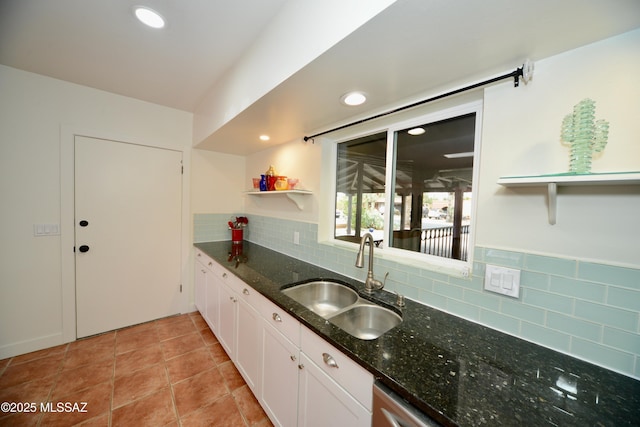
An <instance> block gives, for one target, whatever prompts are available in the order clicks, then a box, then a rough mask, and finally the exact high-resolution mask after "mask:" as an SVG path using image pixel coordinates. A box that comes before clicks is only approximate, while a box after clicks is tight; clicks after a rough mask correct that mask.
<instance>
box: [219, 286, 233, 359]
mask: <svg viewBox="0 0 640 427" xmlns="http://www.w3.org/2000/svg"><path fill="white" fill-rule="evenodd" d="M216 280H217V278H216ZM221 282H222V281H220V282H218V283H219V286H218V292H219V293H218V296H219V297H220V304H219V309H220V313H219V316H220V322H219V324H218V341H220V344H222V347H223V348H224V350H225V351H226V352H227V355H228V356H229V358H230V359H231V360H235V358H236V313H237V308H236V307H237V305H238V297H237V296H236V293H235V292H233V291H232V290H231V288H229V287H228V286H227V285H225V284H224V283H221Z"/></svg>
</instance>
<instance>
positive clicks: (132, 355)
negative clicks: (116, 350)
mask: <svg viewBox="0 0 640 427" xmlns="http://www.w3.org/2000/svg"><path fill="white" fill-rule="evenodd" d="M163 361H164V355H163V354H162V348H161V347H160V343H157V344H152V345H150V346H147V347H143V348H139V349H136V350H132V351H130V352H127V353H122V354H118V355H117V356H116V373H115V377H116V378H119V377H122V376H123V375H129V374H131V373H133V372H135V371H139V370H140V369H144V368H147V367H149V366H151V365H157V364H159V363H162V362H163Z"/></svg>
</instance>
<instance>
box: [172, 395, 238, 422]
mask: <svg viewBox="0 0 640 427" xmlns="http://www.w3.org/2000/svg"><path fill="white" fill-rule="evenodd" d="M180 422H181V424H182V427H209V426H224V427H245V426H246V424H245V422H244V420H243V419H242V415H241V414H240V411H239V410H238V408H237V406H236V405H235V402H234V400H233V398H232V397H231V396H230V395H227V396H224V397H222V398H221V399H219V400H217V401H215V402H213V403H210V404H209V405H207V406H205V407H203V408H201V409H199V410H198V411H195V412H192V413H190V414H189V415H187V416H185V417H182V418H180Z"/></svg>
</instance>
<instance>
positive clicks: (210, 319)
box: [203, 270, 221, 335]
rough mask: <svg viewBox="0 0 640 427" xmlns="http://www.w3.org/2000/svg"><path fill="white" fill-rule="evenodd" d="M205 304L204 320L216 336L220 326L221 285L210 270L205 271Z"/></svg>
mask: <svg viewBox="0 0 640 427" xmlns="http://www.w3.org/2000/svg"><path fill="white" fill-rule="evenodd" d="M206 279H207V283H206V290H207V302H206V305H205V312H204V314H203V316H204V320H206V321H207V324H208V325H209V327H210V328H211V330H212V331H213V332H214V333H215V334H216V335H217V334H218V325H219V324H220V286H221V284H220V283H218V282H217V281H216V275H215V273H213V272H212V271H211V270H207V277H206Z"/></svg>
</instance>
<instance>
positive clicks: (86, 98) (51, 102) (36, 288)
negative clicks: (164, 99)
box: [0, 65, 193, 359]
mask: <svg viewBox="0 0 640 427" xmlns="http://www.w3.org/2000/svg"><path fill="white" fill-rule="evenodd" d="M0 94H2V95H1V96H0V153H1V155H0V183H1V184H0V200H2V202H1V205H2V210H1V212H2V216H1V218H2V222H1V224H0V248H1V249H2V250H1V252H0V253H1V254H2V256H0V359H1V358H4V357H9V356H12V355H15V354H19V353H24V352H28V351H32V350H36V349H40V348H44V347H47V346H50V345H55V344H59V343H61V342H63V335H67V336H68V335H69V328H70V327H73V330H72V331H71V332H72V335H73V336H75V325H73V324H72V325H69V310H70V309H69V308H65V310H64V312H63V289H64V288H65V287H66V288H67V290H68V283H66V282H64V281H63V278H62V276H63V272H64V268H63V266H62V259H63V252H62V251H63V250H65V251H71V250H72V246H69V247H64V248H62V249H61V242H68V241H69V240H70V241H71V242H73V236H72V234H73V228H72V227H71V228H70V229H69V228H65V227H64V224H62V221H63V218H62V216H63V213H62V212H66V213H65V214H68V206H63V205H64V204H65V202H61V200H62V193H63V191H65V190H66V189H63V188H62V187H61V181H63V182H68V179H67V178H68V177H69V176H72V174H73V171H72V169H71V168H72V163H71V164H70V165H69V159H65V158H64V156H66V155H67V154H68V152H65V151H64V150H65V149H66V148H65V147H66V145H67V144H68V141H67V140H66V139H68V137H69V134H68V132H73V131H74V129H82V130H83V131H89V133H92V134H94V135H95V136H103V135H104V136H108V137H117V138H119V139H122V140H127V141H135V142H138V143H142V144H149V145H155V146H160V147H167V148H173V149H178V150H183V151H184V159H185V166H186V171H187V173H185V180H184V181H185V184H184V186H183V190H184V193H185V194H184V197H183V206H185V208H184V217H185V221H187V223H186V226H185V227H184V228H185V229H186V231H187V236H185V239H184V244H185V248H188V243H189V237H190V236H189V235H188V234H189V233H188V230H189V221H190V215H189V210H188V206H189V203H188V200H189V199H188V183H189V179H188V177H189V174H188V171H189V161H190V147H191V139H192V135H191V132H192V121H193V118H192V114H190V113H186V112H183V111H178V110H173V109H170V108H165V107H161V106H158V105H154V104H150V103H146V102H141V101H137V100H134V99H130V98H126V97H122V96H118V95H114V94H110V93H106V92H102V91H98V90H94V89H90V88H87V87H83V86H78V85H74V84H70V83H67V82H63V81H59V80H55V79H51V78H47V77H43V76H39V75H36V74H32V73H27V72H23V71H19V70H16V69H13V68H9V67H5V66H1V65H0ZM63 137H64V138H63ZM61 161H62V164H65V165H67V166H65V170H62V169H61ZM68 166H71V167H70V168H69V167H68ZM65 180H66V181H65ZM65 185H66V184H65ZM36 223H49V224H60V225H61V226H63V228H62V235H60V236H49V237H34V236H33V224H36ZM185 253H188V251H185ZM65 254H67V253H66V252H65ZM187 261H188V259H183V262H184V265H185V271H186V265H187ZM67 293H68V292H67ZM63 319H64V320H63ZM63 322H66V323H65V328H66V329H67V330H66V333H65V334H63Z"/></svg>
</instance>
